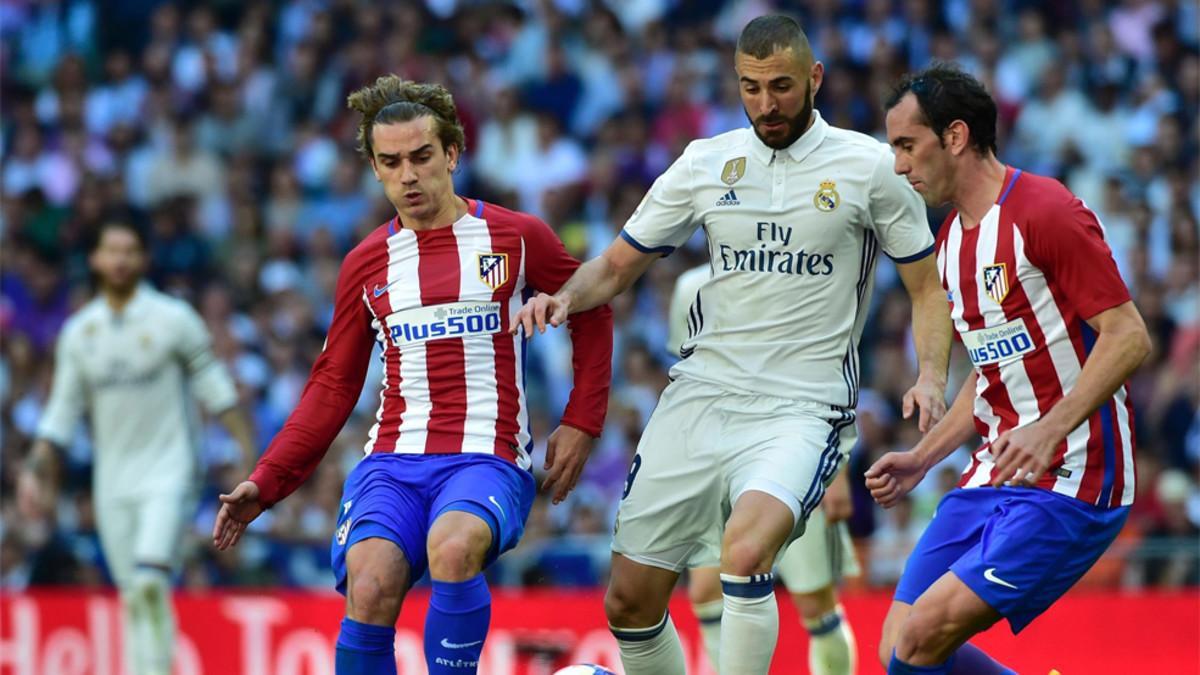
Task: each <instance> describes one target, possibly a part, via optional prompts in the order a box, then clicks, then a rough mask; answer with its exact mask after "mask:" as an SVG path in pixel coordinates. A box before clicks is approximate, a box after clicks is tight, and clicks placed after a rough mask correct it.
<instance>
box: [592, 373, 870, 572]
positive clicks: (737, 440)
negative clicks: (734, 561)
mask: <svg viewBox="0 0 1200 675" xmlns="http://www.w3.org/2000/svg"><path fill="white" fill-rule="evenodd" d="M855 437H856V432H855V429H854V413H853V412H852V411H850V410H846V409H844V408H838V407H833V406H829V405H824V404H818V403H812V402H808V401H793V400H788V399H781V398H775V397H773V396H764V395H759V394H747V393H732V392H729V391H725V390H722V389H718V388H716V387H713V386H711V385H709V384H704V383H700V382H696V381H695V380H689V379H686V378H681V379H679V380H676V381H675V382H672V383H671V385H670V386H668V387H667V389H666V390H665V391H664V392H663V394H662V398H661V399H660V400H659V402H658V407H657V408H656V409H655V410H654V414H653V415H652V416H651V417H650V422H649V424H647V425H646V430H645V431H644V432H643V433H642V438H641V441H640V442H639V443H638V452H637V455H635V456H634V459H633V464H632V465H631V466H630V469H629V476H628V477H627V478H626V480H625V493H624V497H623V498H622V500H621V504H620V507H619V508H618V510H617V522H616V525H615V527H614V533H613V543H612V550H613V552H615V553H620V554H621V555H623V556H625V557H627V558H629V559H630V560H633V561H635V562H639V563H642V564H644V565H652V566H654V567H661V568H663V569H669V570H673V571H676V572H680V571H682V570H683V569H684V568H687V567H711V566H715V565H718V564H719V563H720V560H721V536H722V534H723V533H724V525H725V521H726V520H727V519H728V518H729V514H730V512H731V511H732V505H733V504H734V503H736V502H737V499H738V497H740V496H741V495H742V493H743V492H746V491H747V490H758V491H761V492H766V493H767V494H769V495H771V496H773V497H775V498H777V499H779V500H780V501H781V502H783V503H784V504H786V505H787V506H788V508H790V509H791V510H792V515H793V517H794V523H795V527H794V528H793V530H792V533H791V536H790V537H789V539H788V541H789V542H790V541H792V540H794V539H795V538H797V537H799V536H800V535H801V534H803V532H804V524H805V521H806V520H807V518H808V515H809V514H810V513H811V512H812V511H813V509H815V508H816V507H817V504H819V503H820V501H821V497H823V496H824V494H825V486H826V485H828V484H829V482H830V481H832V480H833V477H834V475H835V474H836V473H837V470H838V467H839V466H840V465H841V462H842V460H843V459H844V457H845V455H846V454H847V453H848V452H849V450H850V448H851V447H852V446H853V445H854V439H855Z"/></svg>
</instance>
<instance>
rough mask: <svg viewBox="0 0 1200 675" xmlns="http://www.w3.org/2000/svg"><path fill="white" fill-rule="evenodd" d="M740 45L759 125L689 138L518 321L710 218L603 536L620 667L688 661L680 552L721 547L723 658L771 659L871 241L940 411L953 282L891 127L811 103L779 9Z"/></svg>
mask: <svg viewBox="0 0 1200 675" xmlns="http://www.w3.org/2000/svg"><path fill="white" fill-rule="evenodd" d="M734 65H735V69H736V71H737V74H738V77H739V84H740V91H741V96H742V103H743V105H744V107H745V111H746V114H747V117H749V119H750V120H751V122H752V128H751V129H739V130H736V131H732V132H729V133H726V134H722V135H720V136H716V137H714V138H711V139H704V140H699V141H695V142H693V143H691V144H690V145H689V146H688V147H687V149H686V150H685V151H684V153H683V155H682V156H680V157H679V159H677V160H676V161H675V163H674V164H672V165H671V167H670V168H668V169H667V171H666V172H665V173H664V174H663V175H662V176H660V177H659V178H658V180H657V181H656V182H655V183H654V185H653V186H652V187H651V188H650V192H649V193H648V194H647V195H646V197H645V198H644V199H643V201H642V203H641V205H640V206H639V207H638V209H637V210H636V211H635V212H634V214H633V216H632V217H631V218H630V219H629V221H628V222H627V223H626V224H625V227H624V229H623V230H622V232H621V236H620V237H619V238H618V239H617V240H616V241H614V242H613V243H612V245H610V246H609V248H608V249H607V250H606V251H605V252H604V253H603V254H602V255H601V256H599V257H597V258H595V259H593V260H591V261H589V262H587V263H586V264H584V265H583V266H582V267H580V268H579V271H577V272H576V273H575V274H574V276H572V278H571V279H570V281H568V282H567V283H566V284H565V285H564V286H563V288H562V289H561V290H560V291H559V292H558V293H557V294H556V295H553V296H550V295H545V294H541V295H538V296H537V297H535V298H534V299H533V300H531V301H530V302H529V303H528V304H527V305H526V306H525V307H524V308H523V309H522V310H521V314H520V318H521V320H522V323H523V324H524V325H525V329H526V331H527V332H528V331H531V330H532V328H533V326H535V325H536V327H537V328H538V329H539V330H545V324H546V323H547V322H548V323H550V324H551V325H555V326H557V325H561V324H562V323H563V321H564V320H565V319H566V317H567V315H568V314H570V313H572V312H577V311H581V310H585V309H587V308H589V307H595V306H597V305H600V304H602V303H605V302H607V301H608V300H609V299H611V298H612V297H613V296H615V295H616V294H618V293H620V292H622V291H624V290H625V289H627V288H629V286H630V285H631V284H632V283H633V282H634V281H635V280H636V279H637V278H638V277H639V276H641V274H642V273H643V272H644V271H645V270H646V269H647V268H648V267H649V266H650V264H651V263H652V262H654V260H656V259H657V258H659V257H661V256H662V255H665V254H668V253H670V252H671V251H673V250H674V249H675V247H677V246H680V245H682V244H683V243H684V242H686V241H687V240H688V239H689V238H690V237H691V236H692V234H693V233H694V232H695V231H696V230H697V228H699V227H701V226H703V227H704V229H705V232H706V234H707V236H708V246H709V257H710V259H711V260H712V261H713V267H714V275H713V277H712V279H710V280H709V281H708V282H706V283H705V284H704V285H703V286H702V287H701V289H700V292H699V294H698V295H697V297H696V301H695V303H694V304H693V306H692V308H691V310H690V314H691V316H690V323H689V337H688V340H687V341H686V342H685V343H684V344H683V349H682V355H683V360H682V361H680V362H679V363H677V364H676V365H675V366H674V368H672V369H671V376H672V378H673V382H672V383H671V384H670V386H668V387H667V388H666V390H665V391H664V392H663V395H662V398H661V399H660V401H659V404H658V407H657V408H656V409H655V411H654V414H653V416H652V417H651V419H650V421H649V423H648V425H647V427H646V430H645V432H644V433H643V435H642V438H641V441H640V442H639V445H638V453H637V454H636V455H635V456H634V459H633V463H632V465H631V467H630V471H629V476H628V478H627V479H626V483H625V492H624V498H623V500H622V502H621V505H620V508H619V510H618V513H617V522H616V525H615V534H614V537H613V558H612V576H611V579H610V583H609V587H608V593H607V596H606V598H605V609H606V613H607V615H608V619H609V624H610V626H611V628H612V632H613V635H615V636H616V638H617V642H618V644H619V645H620V649H621V659H622V661H623V662H624V664H625V670H626V672H628V673H630V674H631V675H642V674H654V675H673V674H676V673H683V668H684V665H683V653H682V650H681V648H680V644H679V638H678V636H677V634H676V632H675V628H674V625H673V624H672V623H671V618H670V616H669V615H668V614H667V603H668V601H669V599H670V595H671V590H672V589H673V588H674V586H675V583H676V581H677V580H678V578H679V574H680V572H681V571H682V570H683V569H685V568H688V567H711V566H715V565H718V564H720V567H721V585H722V591H723V604H724V607H723V611H722V616H721V647H720V670H721V673H722V675H736V674H738V673H749V674H759V673H766V672H767V669H768V668H769V667H770V662H771V656H772V654H773V653H774V651H775V642H776V640H777V639H778V632H779V614H778V608H777V606H776V604H775V595H774V585H775V584H774V577H773V575H772V573H771V569H772V567H773V566H774V564H775V558H776V556H777V555H778V553H779V552H780V550H782V548H783V547H784V546H785V545H787V544H788V543H790V542H791V541H793V540H794V539H796V538H797V537H799V536H800V535H801V534H802V533H803V532H804V527H805V521H806V520H807V519H808V516H809V514H810V513H811V512H812V510H813V509H815V508H816V507H817V505H818V504H820V502H821V497H822V495H823V494H824V491H825V488H826V486H827V485H828V483H829V482H830V481H832V480H833V477H834V476H835V475H836V474H837V472H838V469H839V467H840V466H841V463H842V460H843V458H844V456H845V454H846V453H847V452H848V451H849V448H850V447H851V446H852V445H853V444H854V439H855V436H856V433H855V429H854V407H855V405H856V403H857V398H858V378H859V367H858V340H859V338H860V336H861V334H862V328H863V324H864V322H865V321H866V316H867V306H868V299H869V297H870V293H871V288H872V282H873V277H874V270H875V259H876V256H877V254H878V252H879V249H880V248H882V249H883V251H884V252H885V253H887V254H888V255H890V256H891V257H892V258H894V259H895V260H896V261H897V263H898V264H897V268H898V270H899V274H900V277H901V279H902V281H903V282H904V285H905V288H906V289H907V290H908V292H909V295H910V296H911V297H912V299H913V324H914V332H915V335H916V345H917V352H918V358H919V361H920V376H919V379H918V381H917V384H916V385H915V386H914V387H913V388H912V389H910V390H909V391H908V392H907V393H906V394H905V397H904V407H905V412H906V414H911V412H912V410H913V408H914V406H915V407H919V408H920V417H921V425H922V428H924V427H925V426H926V425H927V424H928V422H929V420H930V418H934V419H936V418H939V417H940V415H941V412H942V411H944V409H945V401H944V400H943V395H944V390H945V382H946V379H945V378H946V365H947V358H948V353H949V342H950V326H949V320H948V317H947V310H946V301H945V294H944V291H942V289H941V287H940V285H939V284H938V279H937V271H936V269H935V267H934V262H933V258H932V257H931V256H930V254H931V253H932V252H933V237H932V235H931V234H930V231H929V226H928V224H927V221H926V217H925V209H924V206H923V205H922V204H921V200H920V198H919V197H918V196H917V195H916V194H915V193H914V192H913V191H912V189H911V188H910V187H909V186H908V185H906V184H905V183H904V181H903V180H902V179H900V178H899V177H897V176H896V175H895V174H894V173H893V172H892V161H893V159H892V154H891V152H890V151H889V149H888V147H887V146H886V145H884V144H882V143H879V142H877V141H875V140H874V139H872V138H870V137H868V136H864V135H862V134H858V133H854V132H851V131H846V130H842V129H836V128H833V127H831V126H829V124H827V123H826V122H825V121H824V120H823V119H821V116H820V114H818V113H817V112H816V111H815V110H814V109H813V96H814V95H815V94H816V91H817V89H818V88H819V87H820V85H821V81H822V78H823V76H824V66H823V65H822V64H821V63H820V62H816V61H815V60H814V59H813V54H812V51H811V49H810V47H809V44H808V39H807V38H806V37H805V35H804V32H803V31H802V30H801V29H800V26H799V25H798V24H797V23H796V22H795V21H794V20H793V19H791V18H789V17H785V16H764V17H759V18H757V19H755V20H753V21H751V22H750V23H749V24H747V26H746V27H745V29H743V31H742V33H741V36H740V38H739V39H738V47H737V52H736V54H735V57H734Z"/></svg>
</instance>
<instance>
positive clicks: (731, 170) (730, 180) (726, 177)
mask: <svg viewBox="0 0 1200 675" xmlns="http://www.w3.org/2000/svg"><path fill="white" fill-rule="evenodd" d="M745 175H746V158H745V157H738V158H736V159H731V160H729V161H728V162H725V168H724V169H721V181H722V182H723V183H725V184H726V185H733V184H734V183H736V182H738V181H739V180H741V179H742V176H745Z"/></svg>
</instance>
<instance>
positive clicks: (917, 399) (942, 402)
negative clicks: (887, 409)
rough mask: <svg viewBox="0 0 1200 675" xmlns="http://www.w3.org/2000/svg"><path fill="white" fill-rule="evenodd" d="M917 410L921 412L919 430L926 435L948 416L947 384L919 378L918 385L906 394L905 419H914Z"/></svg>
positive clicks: (927, 378)
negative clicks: (913, 415)
mask: <svg viewBox="0 0 1200 675" xmlns="http://www.w3.org/2000/svg"><path fill="white" fill-rule="evenodd" d="M917 408H920V411H921V416H920V417H919V418H918V419H917V428H918V429H920V430H921V433H925V432H927V431H929V430H930V429H932V428H933V425H935V424H937V423H938V422H940V421H942V418H943V417H945V416H946V383H945V382H938V381H936V380H934V378H932V377H925V376H924V375H922V376H920V377H918V378H917V383H916V384H914V385H913V386H912V388H911V389H909V390H908V391H906V392H904V410H903V412H904V419H908V418H909V417H912V414H913V412H914V411H915V409H917Z"/></svg>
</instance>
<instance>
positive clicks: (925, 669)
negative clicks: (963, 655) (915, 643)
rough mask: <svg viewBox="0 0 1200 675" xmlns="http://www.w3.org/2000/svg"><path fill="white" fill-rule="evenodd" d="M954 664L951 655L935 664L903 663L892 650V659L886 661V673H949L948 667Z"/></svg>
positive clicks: (889, 674)
mask: <svg viewBox="0 0 1200 675" xmlns="http://www.w3.org/2000/svg"><path fill="white" fill-rule="evenodd" d="M953 664H954V657H953V656H951V657H950V659H949V660H948V661H946V662H945V663H939V664H938V665H936V666H914V665H912V664H911V663H905V662H903V661H901V660H900V657H899V656H896V650H894V649H893V650H892V660H891V662H890V663H888V669H887V671H888V675H950V668H951V666H952V665H953Z"/></svg>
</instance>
